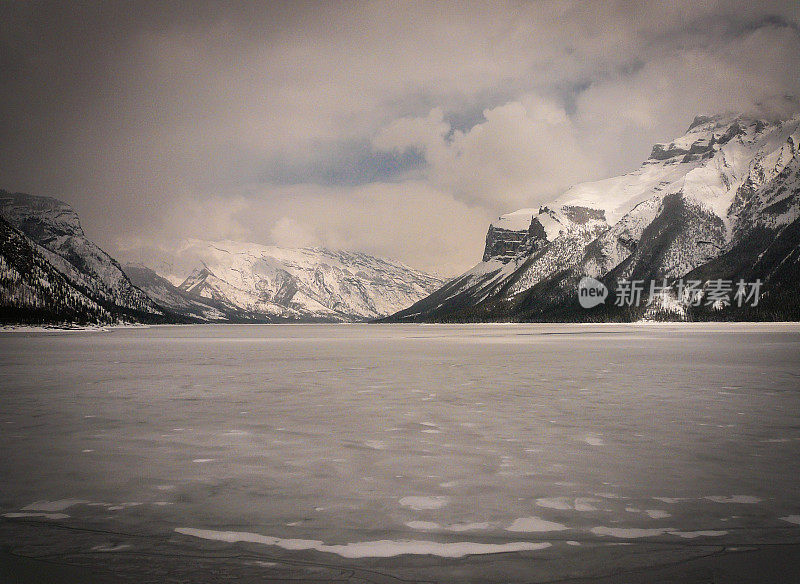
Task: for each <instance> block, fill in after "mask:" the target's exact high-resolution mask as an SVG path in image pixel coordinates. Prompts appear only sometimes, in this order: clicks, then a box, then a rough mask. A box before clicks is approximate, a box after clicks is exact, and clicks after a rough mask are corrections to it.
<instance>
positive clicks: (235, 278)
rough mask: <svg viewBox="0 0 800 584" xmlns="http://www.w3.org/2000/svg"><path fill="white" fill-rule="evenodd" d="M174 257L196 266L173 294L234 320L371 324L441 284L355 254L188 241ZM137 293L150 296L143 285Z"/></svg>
mask: <svg viewBox="0 0 800 584" xmlns="http://www.w3.org/2000/svg"><path fill="white" fill-rule="evenodd" d="M178 255H179V256H180V258H181V259H182V260H184V261H183V262H182V263H185V262H186V261H193V262H195V263H196V266H197V267H196V268H195V270H194V271H193V272H192V273H191V274H190V275H189V276H188V277H187V278H186V279H185V280H184V281H183V283H182V284H181V285H180V286H179V287H178V290H180V291H181V292H182V293H184V294H185V295H186V296H188V297H190V298H194V299H198V300H200V301H202V302H204V303H207V304H209V305H212V306H215V307H216V308H217V309H219V310H220V311H221V312H223V313H225V314H226V315H227V316H226V318H229V319H233V320H246V319H248V318H250V319H255V320H261V321H267V322H284V321H316V322H356V321H364V320H371V319H375V318H379V317H383V316H386V315H389V314H392V313H394V312H396V311H397V310H399V309H401V308H404V307H407V306H410V305H411V304H413V303H414V302H416V301H417V300H419V299H421V298H423V297H425V296H427V295H428V294H430V292H432V291H433V290H435V289H437V288H438V287H440V286H441V284H442V281H441V280H439V279H438V278H436V277H434V276H430V275H428V274H425V273H423V272H420V271H418V270H414V269H413V268H410V267H408V266H405V265H403V264H401V263H399V262H395V261H392V260H387V259H382V258H377V257H373V256H370V255H367V254H363V253H358V252H347V251H333V250H327V249H321V248H304V249H289V248H280V247H274V246H264V245H258V244H253V243H240V242H233V241H221V242H207V241H199V240H192V241H190V242H188V244H187V245H186V246H185V247H184V248H183V249H182V250H180V251H179V252H178ZM187 259H188V260H187ZM166 275H167V276H168V277H169V279H170V280H172V281H177V280H178V279H179V278H178V277H177V275H175V274H166ZM137 281H138V280H137ZM142 287H143V289H145V290H147V291H148V293H150V294H151V295H153V294H154V292H152V291H151V288H150V287H148V286H147V285H144V282H142ZM153 298H156V299H157V297H156V296H153ZM157 301H158V299H157ZM169 306H170V307H171V308H173V309H177V308H176V305H175V304H171V305H169Z"/></svg>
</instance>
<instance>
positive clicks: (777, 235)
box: [393, 115, 800, 321]
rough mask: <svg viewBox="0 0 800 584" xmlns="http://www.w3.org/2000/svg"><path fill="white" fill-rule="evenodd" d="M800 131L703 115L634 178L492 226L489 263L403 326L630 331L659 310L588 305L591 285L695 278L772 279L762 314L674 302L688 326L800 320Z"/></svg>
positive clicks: (786, 123)
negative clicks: (562, 325)
mask: <svg viewBox="0 0 800 584" xmlns="http://www.w3.org/2000/svg"><path fill="white" fill-rule="evenodd" d="M799 128H800V117H794V118H792V119H788V120H782V121H768V120H759V119H752V118H748V117H746V116H736V115H722V116H713V117H704V116H700V117H697V118H696V119H695V120H694V121H693V122H692V124H691V125H690V127H689V129H688V130H687V132H686V134H684V135H683V136H680V137H678V138H676V139H675V140H672V141H671V142H669V143H665V144H656V145H655V146H654V147H653V150H652V153H651V155H650V157H649V158H648V159H647V160H646V161H645V162H644V163H643V164H642V165H641V167H639V168H638V169H637V170H635V171H634V172H631V173H629V174H626V175H622V176H618V177H613V178H609V179H605V180H601V181H596V182H590V183H582V184H579V185H576V186H574V187H572V188H570V189H569V190H568V191H566V192H565V193H564V194H563V195H561V196H560V197H558V198H557V199H556V200H555V201H553V202H552V203H549V204H548V205H546V206H542V207H540V208H538V209H521V210H519V211H515V212H513V213H509V214H507V215H503V216H502V217H500V218H499V219H498V220H497V221H495V222H494V223H493V224H492V225H491V226H490V228H489V234H488V235H487V246H486V249H485V252H484V258H483V260H484V261H483V262H481V263H480V264H478V265H477V266H475V267H474V268H473V269H472V270H470V271H468V272H467V273H465V274H463V275H462V276H460V277H459V278H456V279H455V280H453V281H452V282H451V283H449V284H448V285H447V286H446V287H445V288H443V289H441V290H439V291H437V292H436V293H435V294H433V295H432V296H431V297H429V298H427V299H424V300H422V301H420V302H419V303H417V304H415V305H414V306H412V307H411V308H409V309H408V310H405V311H402V312H400V313H398V314H397V315H395V317H393V319H394V320H412V321H413V320H419V321H464V320H608V319H622V320H629V319H632V318H633V319H635V318H641V317H643V316H645V315H646V313H647V314H652V313H653V312H654V309H653V307H652V306H651V307H650V310H649V312H648V307H647V306H641V307H640V308H639V309H638V310H633V309H630V308H625V309H622V308H619V309H617V308H614V307H613V306H609V304H610V303H607V304H606V305H602V306H599V307H598V308H596V309H594V310H590V311H587V310H584V309H582V308H580V307H579V306H578V303H577V283H578V281H579V280H580V279H581V278H583V277H584V276H591V277H593V278H597V279H599V280H601V281H602V282H603V283H604V284H606V285H607V286H608V287H609V288H610V289H611V290H612V291H613V290H614V289H616V287H617V285H618V284H619V282H621V281H625V280H644V281H649V280H656V279H660V280H663V279H664V278H666V279H667V280H668V281H670V282H672V283H674V282H676V281H677V280H678V279H682V278H689V277H692V278H701V280H702V282H703V286H704V287H705V286H707V283H708V281H709V280H712V279H720V278H724V279H734V278H739V277H747V278H750V279H751V280H755V279H757V278H760V279H761V280H762V281H763V288H762V290H763V302H762V304H761V305H760V308H759V309H758V310H749V311H748V310H742V311H740V312H739V313H735V312H734V311H732V310H731V309H730V307H726V306H724V305H722V306H719V305H718V306H716V307H714V308H706V307H705V305H701V306H700V307H687V306H685V303H684V304H681V302H682V300H681V299H679V298H677V297H676V296H674V292H673V297H672V300H670V301H667V300H665V298H666V296H665V298H662V299H661V300H660V302H661V305H662V307H671V308H669V310H671V311H672V313H673V316H674V317H675V318H800V306H799V305H798V304H800V301H798V296H797V294H796V293H794V295H793V296H792V297H791V298H790V300H791V302H788V303H787V302H786V300H787V298H788V292H786V291H787V290H788V289H789V288H790V287H791V285H794V286H795V288H796V286H797V284H798V283H800V278H798V277H797V274H796V273H795V271H796V267H793V266H796V261H797V258H796V256H797V253H798V252H797V249H796V247H797V246H796V244H797V243H798V242H797V240H796V233H797V231H798V229H800V228H798V224H797V222H798V217H800V195H799V194H798V192H800V180H798V167H799V166H800V161H799V158H798V157H799V155H798V144H800V129H799ZM792 245H795V247H794V248H793V247H792ZM793 270H794V271H793ZM668 295H669V294H667V296H668ZM610 301H612V302H613V295H612V297H611V298H610ZM664 310H667V308H664ZM664 310H661V313H663V312H664ZM669 310H667V311H669Z"/></svg>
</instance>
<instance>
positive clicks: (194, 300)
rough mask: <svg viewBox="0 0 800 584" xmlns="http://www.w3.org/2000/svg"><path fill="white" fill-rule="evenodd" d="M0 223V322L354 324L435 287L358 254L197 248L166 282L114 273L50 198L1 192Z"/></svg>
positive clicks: (138, 271)
mask: <svg viewBox="0 0 800 584" xmlns="http://www.w3.org/2000/svg"><path fill="white" fill-rule="evenodd" d="M0 218H2V219H3V224H2V226H1V227H2V229H0V236H1V237H2V238H1V239H0V244H2V247H1V248H0V312H2V320H3V321H4V322H11V321H15V322H45V321H48V320H60V321H81V322H119V321H130V322H353V321H363V320H370V319H375V318H379V317H383V316H386V315H389V314H392V313H394V312H397V311H398V310H400V309H402V308H405V307H407V306H410V305H411V304H413V303H414V302H416V301H417V300H419V299H421V298H424V297H425V296H427V295H428V294H430V293H431V292H432V291H434V290H435V289H437V288H438V287H440V286H441V284H442V282H441V280H439V279H437V278H435V277H433V276H430V275H428V274H425V273H422V272H419V271H417V270H414V269H412V268H409V267H408V266H405V265H403V264H401V263H399V262H395V261H391V260H386V259H381V258H376V257H373V256H370V255H367V254H363V253H357V252H343V251H331V250H325V249H284V248H278V247H270V246H262V245H256V244H250V243H237V242H232V241H224V242H203V241H198V240H193V241H190V242H188V243H187V244H186V245H185V246H184V247H183V248H182V249H180V250H179V251H178V252H177V255H178V256H179V258H175V259H178V260H180V261H177V262H176V263H178V264H180V265H186V264H187V262H189V263H190V264H191V265H195V266H196V269H195V270H194V271H193V272H192V273H191V274H190V275H189V277H188V278H186V277H185V276H186V274H185V273H184V274H182V275H178V274H165V276H167V277H166V278H165V277H162V276H160V275H158V274H157V273H155V272H154V271H153V270H150V269H148V268H146V267H145V266H142V265H128V266H126V267H125V269H124V270H123V268H122V266H120V264H119V263H118V262H117V261H116V260H115V259H113V258H112V257H111V256H109V255H108V254H107V253H105V252H104V251H103V250H101V249H100V248H99V247H97V245H95V244H94V243H93V242H91V241H90V240H89V239H87V237H86V235H85V234H84V232H83V229H82V227H81V224H80V220H79V219H78V215H77V214H76V213H75V211H74V210H73V209H72V208H71V207H70V206H69V205H68V204H66V203H64V202H62V201H59V200H57V199H53V198H50V197H37V196H33V195H27V194H22V193H9V192H6V191H0ZM168 278H169V279H168ZM170 280H171V281H170ZM180 282H182V283H181V284H180V285H179V286H176V285H175V284H176V283H180Z"/></svg>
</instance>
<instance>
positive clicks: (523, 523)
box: [506, 517, 569, 532]
mask: <svg viewBox="0 0 800 584" xmlns="http://www.w3.org/2000/svg"><path fill="white" fill-rule="evenodd" d="M564 529H569V528H568V527H567V526H566V525H563V524H561V523H556V522H555V521H546V520H545V519H540V518H539V517H521V518H519V519H515V520H514V522H513V523H512V524H511V525H509V526H508V527H506V531H525V532H534V531H563V530H564Z"/></svg>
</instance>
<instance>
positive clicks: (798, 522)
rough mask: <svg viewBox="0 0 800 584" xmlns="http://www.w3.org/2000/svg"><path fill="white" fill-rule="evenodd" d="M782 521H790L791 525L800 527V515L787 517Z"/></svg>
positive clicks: (782, 518)
mask: <svg viewBox="0 0 800 584" xmlns="http://www.w3.org/2000/svg"><path fill="white" fill-rule="evenodd" d="M781 521H788V522H789V523H794V524H795V525H800V515H787V516H786V517H781Z"/></svg>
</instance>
